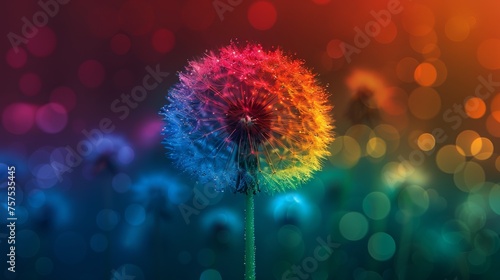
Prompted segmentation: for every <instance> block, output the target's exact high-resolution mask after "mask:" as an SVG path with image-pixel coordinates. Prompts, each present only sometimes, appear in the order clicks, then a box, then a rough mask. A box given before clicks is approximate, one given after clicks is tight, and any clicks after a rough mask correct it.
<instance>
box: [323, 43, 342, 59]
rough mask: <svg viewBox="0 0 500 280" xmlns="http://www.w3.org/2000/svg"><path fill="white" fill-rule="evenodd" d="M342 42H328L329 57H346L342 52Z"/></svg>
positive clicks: (327, 51)
mask: <svg viewBox="0 0 500 280" xmlns="http://www.w3.org/2000/svg"><path fill="white" fill-rule="evenodd" d="M342 44H344V42H342V41H341V40H338V39H332V40H330V41H329V42H328V44H327V45H326V53H327V54H328V56H329V57H331V58H335V59H337V58H341V57H343V56H344V51H343V50H342V47H341V46H342Z"/></svg>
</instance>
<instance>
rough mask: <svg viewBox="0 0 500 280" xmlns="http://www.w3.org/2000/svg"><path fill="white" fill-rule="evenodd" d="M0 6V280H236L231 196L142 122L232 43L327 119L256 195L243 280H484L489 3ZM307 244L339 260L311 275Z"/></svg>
mask: <svg viewBox="0 0 500 280" xmlns="http://www.w3.org/2000/svg"><path fill="white" fill-rule="evenodd" d="M0 5H1V9H0V10H2V17H1V23H2V24H1V25H0V31H1V32H0V33H1V34H2V37H1V38H3V39H2V40H0V54H1V59H0V72H1V73H2V75H1V76H0V82H1V85H2V86H1V89H0V91H1V99H0V100H1V101H0V119H1V125H0V192H1V197H2V199H1V203H2V204H1V205H2V207H1V208H0V223H1V224H2V225H1V231H0V242H1V243H0V251H1V254H0V260H1V261H0V263H1V269H2V272H1V276H0V278H2V279H51V280H52V279H91V280H94V279H114V280H121V279H135V280H142V279H174V280H181V279H200V280H209V279H210V280H220V279H241V278H242V277H243V271H244V266H243V221H244V220H243V205H244V197H243V196H242V195H239V194H232V193H228V192H225V193H216V192H214V191H213V189H214V186H213V185H210V184H206V185H201V184H198V183H197V182H196V181H195V180H193V178H190V177H189V176H188V175H187V174H185V173H182V172H181V171H180V170H179V169H177V168H176V167H175V166H174V165H173V164H172V163H171V162H170V161H169V159H168V158H167V157H166V156H165V154H164V153H165V150H164V148H163V147H162V146H161V144H160V142H161V136H160V132H161V129H162V126H163V124H162V121H161V118H160V116H159V115H158V111H159V110H160V108H161V107H162V106H163V105H164V104H165V103H166V99H165V96H166V94H167V91H168V89H169V88H170V87H171V86H172V85H174V84H175V83H176V81H177V76H176V73H177V72H178V71H182V70H183V68H184V66H185V64H186V63H187V61H188V60H190V59H193V58H196V57H201V56H203V55H204V53H205V52H206V50H212V49H218V48H219V47H222V46H225V45H227V44H229V42H230V41H231V40H238V41H240V42H247V41H249V42H253V43H260V44H262V46H263V47H264V48H268V49H272V48H276V47H279V48H281V49H283V50H284V51H285V52H286V53H288V54H289V55H290V56H292V57H294V58H299V59H304V60H305V65H306V66H307V67H309V68H310V69H312V70H313V71H314V72H316V73H318V77H317V78H318V81H319V82H320V83H321V84H323V85H325V86H328V91H329V92H330V93H331V97H330V101H331V103H332V104H333V105H334V110H333V112H332V114H333V116H334V118H335V120H336V123H335V125H336V129H335V132H336V141H335V142H334V143H333V145H332V146H331V147H330V150H331V153H332V156H331V157H330V158H329V159H328V160H327V161H325V163H324V168H323V170H322V171H321V172H319V173H317V174H316V176H315V178H314V179H313V180H311V181H310V182H308V183H306V184H305V185H304V186H303V188H301V189H300V190H298V191H294V192H289V193H281V194H276V195H274V196H267V195H259V196H257V197H256V236H257V240H256V245H257V276H258V278H259V279H314V280H325V279H356V280H362V279H498V277H500V266H498V263H499V262H500V252H499V250H500V238H499V233H500V219H499V218H500V175H499V172H500V153H499V152H498V149H499V145H500V142H499V137H500V25H498V18H499V17H500V3H499V2H498V1H496V0H482V1H472V0H458V1H457V0H454V1H451V0H443V1H431V0H413V1H410V0H400V1H397V0H383V1H382V0H376V1H368V0H365V1H361V0H355V1H337V0H301V1H285V0H276V1H250V0H248V1H246V0H215V1H209V0H207V1H205V0H187V1H181V0H176V1H173V0H110V1H95V0H90V1H84V0H60V1H55V0H42V1H40V2H37V1H27V0H26V1H3V2H2V3H1V4H0ZM155 72H156V74H152V73H155ZM166 73H168V75H167V74H166ZM146 77H150V78H146ZM145 80H148V81H149V82H148V83H145ZM152 84H154V86H152ZM145 85H146V86H148V89H147V90H145V91H143V90H141V86H143V87H144V86H145ZM144 88H145V87H144ZM144 92H145V93H144ZM133 94H135V97H134V96H132V97H130V96H131V95H133ZM127 96H128V97H127ZM11 165H14V166H15V167H16V183H17V192H16V202H17V205H16V216H17V218H18V220H17V228H16V230H17V234H16V270H17V272H16V273H15V274H13V273H11V272H8V271H7V270H6V269H7V265H6V262H5V260H6V254H7V253H8V251H7V250H8V248H7V239H6V237H7V234H6V233H7V230H6V226H5V223H6V222H7V220H6V218H7V215H8V214H7V209H6V199H7V188H6V187H7V166H11ZM318 238H319V239H322V240H328V239H330V240H331V241H332V242H335V243H337V245H338V246H337V247H336V248H335V249H333V250H332V251H331V252H330V255H329V257H328V258H327V259H326V260H324V261H318V260H314V261H313V256H314V252H315V249H316V248H318V246H319V244H320V243H318ZM313 264H316V265H313ZM294 265H298V266H302V265H305V267H304V268H302V271H303V273H306V274H307V275H305V276H307V278H305V276H304V275H302V276H301V277H299V275H298V274H294V273H289V274H287V271H292V270H293V266H294ZM287 275H288V276H287ZM294 277H295V278H294Z"/></svg>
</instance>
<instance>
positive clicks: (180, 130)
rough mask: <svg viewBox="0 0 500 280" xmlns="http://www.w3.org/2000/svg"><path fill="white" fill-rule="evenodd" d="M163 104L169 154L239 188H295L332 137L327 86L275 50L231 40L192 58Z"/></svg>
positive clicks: (204, 178)
mask: <svg viewBox="0 0 500 280" xmlns="http://www.w3.org/2000/svg"><path fill="white" fill-rule="evenodd" d="M167 99H168V104H167V105H166V106H164V107H163V109H162V111H161V114H162V115H163V116H164V120H165V128H164V130H163V132H162V133H163V135H164V137H165V138H164V142H163V143H164V144H165V146H166V148H167V149H168V154H169V155H170V157H171V158H173V160H174V161H175V162H176V163H177V164H178V165H179V166H180V167H181V168H182V169H184V170H186V171H188V172H189V173H191V174H193V175H195V176H196V179H198V180H199V181H200V182H201V183H207V182H213V183H215V185H216V186H217V189H225V188H232V189H233V190H235V191H237V192H249V191H253V192H256V191H259V190H264V191H267V192H276V191H284V190H287V189H295V188H297V187H298V186H299V185H300V184H301V183H302V182H304V181H306V180H308V179H309V178H311V176H312V174H313V173H314V172H315V171H318V170H319V169H320V168H321V161H322V159H324V158H325V157H326V156H328V155H329V152H328V149H327V147H328V145H329V144H330V143H331V142H332V141H333V138H334V137H333V120H332V118H331V117H330V115H329V113H330V111H331V106H329V105H328V104H327V101H328V95H327V93H326V91H325V89H324V88H323V87H321V86H319V85H318V84H317V81H316V78H315V76H314V75H313V74H312V73H311V71H309V70H308V69H306V68H305V67H304V66H303V62H302V61H299V60H293V59H291V58H289V57H287V56H286V55H284V54H283V52H282V51H280V50H273V51H265V50H263V49H262V47H261V46H259V45H247V46H243V47H241V46H238V45H236V44H234V43H232V44H230V45H229V46H227V47H223V48H221V49H220V50H219V51H218V52H207V53H206V54H205V56H204V57H202V58H201V59H197V60H192V61H190V62H189V64H188V66H187V67H186V69H185V70H184V71H183V72H180V73H179V83H178V84H176V85H175V86H174V87H173V88H172V89H171V90H170V91H169V94H168V97H167Z"/></svg>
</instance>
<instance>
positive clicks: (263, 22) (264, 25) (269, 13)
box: [247, 1, 278, 30]
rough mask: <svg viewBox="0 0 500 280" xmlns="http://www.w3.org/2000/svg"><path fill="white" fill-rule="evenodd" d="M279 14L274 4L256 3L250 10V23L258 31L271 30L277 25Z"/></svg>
mask: <svg viewBox="0 0 500 280" xmlns="http://www.w3.org/2000/svg"><path fill="white" fill-rule="evenodd" d="M277 15H278V14H277V12H276V8H275V7H274V4H273V3H271V2H267V1H256V2H253V3H252V4H251V5H250V8H248V15H247V17H248V21H249V22H250V24H251V25H252V26H253V28H255V29H257V30H268V29H271V28H272V27H273V26H274V24H275V23H276V19H277Z"/></svg>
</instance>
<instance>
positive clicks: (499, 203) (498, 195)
mask: <svg viewBox="0 0 500 280" xmlns="http://www.w3.org/2000/svg"><path fill="white" fill-rule="evenodd" d="M488 202H489V204H490V208H491V210H492V211H493V212H495V213H496V214H497V215H500V185H494V186H493V187H492V188H491V190H490V193H489V196H488Z"/></svg>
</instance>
